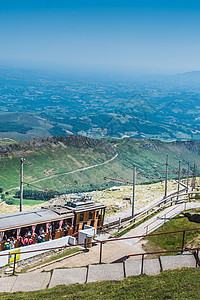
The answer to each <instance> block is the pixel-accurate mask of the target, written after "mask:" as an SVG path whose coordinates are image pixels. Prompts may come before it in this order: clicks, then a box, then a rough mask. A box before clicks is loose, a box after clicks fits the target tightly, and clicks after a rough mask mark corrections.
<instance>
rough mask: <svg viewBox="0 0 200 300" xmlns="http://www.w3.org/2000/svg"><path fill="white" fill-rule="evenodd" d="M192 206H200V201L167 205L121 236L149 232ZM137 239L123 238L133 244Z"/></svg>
mask: <svg viewBox="0 0 200 300" xmlns="http://www.w3.org/2000/svg"><path fill="white" fill-rule="evenodd" d="M193 208H200V202H187V203H181V204H176V205H173V206H170V207H167V208H166V209H165V210H163V211H162V212H160V213H158V214H157V215H156V216H154V217H152V218H150V219H149V220H147V221H145V222H144V223H142V224H141V225H139V226H137V227H136V228H133V229H131V230H130V231H129V232H128V233H126V234H124V235H123V237H131V236H138V235H146V234H147V233H150V232H152V231H154V230H155V229H157V228H159V227H160V226H162V225H163V224H164V223H165V222H167V221H170V220H171V219H172V218H173V217H175V216H177V215H178V214H180V213H181V212H182V211H184V210H186V209H193ZM194 227H195V223H194ZM197 227H198V226H197ZM139 240H141V238H135V239H130V240H125V241H124V242H125V243H127V244H130V245H134V244H137V243H138V241H139Z"/></svg>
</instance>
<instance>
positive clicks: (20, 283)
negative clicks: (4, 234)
mask: <svg viewBox="0 0 200 300" xmlns="http://www.w3.org/2000/svg"><path fill="white" fill-rule="evenodd" d="M196 266H197V265H196V260H195V258H194V256H193V254H189V253H187V254H183V255H176V256H163V257H161V258H160V259H158V258H154V259H145V260H144V263H143V264H142V261H141V259H140V260H127V261H125V262H122V263H114V264H101V265H89V266H88V267H83V268H69V269H55V270H53V273H52V275H51V273H50V272H42V273H37V274H36V273H35V272H33V273H25V274H20V275H18V276H12V277H8V278H1V279H0V293H3V292H10V293H12V292H18V291H23V292H24V291H36V290H42V289H45V288H47V287H48V288H52V287H55V286H58V285H70V284H77V283H79V284H83V283H88V282H97V281H103V280H122V279H124V278H126V277H129V276H137V275H141V274H147V275H156V274H159V273H160V272H161V271H163V270H169V269H177V268H182V267H192V268H195V267H196Z"/></svg>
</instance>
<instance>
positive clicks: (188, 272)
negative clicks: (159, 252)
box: [0, 268, 200, 300]
mask: <svg viewBox="0 0 200 300" xmlns="http://www.w3.org/2000/svg"><path fill="white" fill-rule="evenodd" d="M199 278H200V269H199V268H196V269H181V270H173V271H165V272H162V273H160V274H159V275H156V276H146V275H142V276H133V277H128V278H126V279H124V280H121V281H103V282H95V283H88V284H82V285H79V284H75V285H70V286H58V287H55V288H52V289H45V290H41V291H35V292H26V293H24V292H17V293H12V294H8V293H3V294H0V298H1V300H8V299H9V300H10V299H12V300H19V299H32V300H34V299H41V300H42V299H71V300H72V299H87V300H90V299H92V300H93V299H103V300H105V299H106V300H107V299H120V300H121V299H136V300H137V299H138V300H141V299H142V300H146V299H156V300H157V299H198V297H199V296H198V295H199V294H200V280H199Z"/></svg>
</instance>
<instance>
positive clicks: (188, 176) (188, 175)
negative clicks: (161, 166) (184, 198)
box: [187, 163, 190, 193]
mask: <svg viewBox="0 0 200 300" xmlns="http://www.w3.org/2000/svg"><path fill="white" fill-rule="evenodd" d="M189 178H190V163H188V173H187V193H188V191H189Z"/></svg>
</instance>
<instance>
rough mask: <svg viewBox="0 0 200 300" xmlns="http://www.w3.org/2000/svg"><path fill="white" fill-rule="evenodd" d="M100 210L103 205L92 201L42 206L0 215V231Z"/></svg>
mask: <svg viewBox="0 0 200 300" xmlns="http://www.w3.org/2000/svg"><path fill="white" fill-rule="evenodd" d="M100 208H105V205H103V204H101V203H97V202H93V201H86V202H83V201H75V202H73V201H71V202H67V204H65V205H52V206H44V207H42V208H41V209H36V210H30V211H24V212H18V213H11V214H6V215H0V231H5V230H10V229H15V228H21V227H27V226H31V225H36V224H42V223H47V222H52V221H58V220H63V219H68V218H73V217H74V213H80V212H84V211H91V210H96V209H100Z"/></svg>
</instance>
